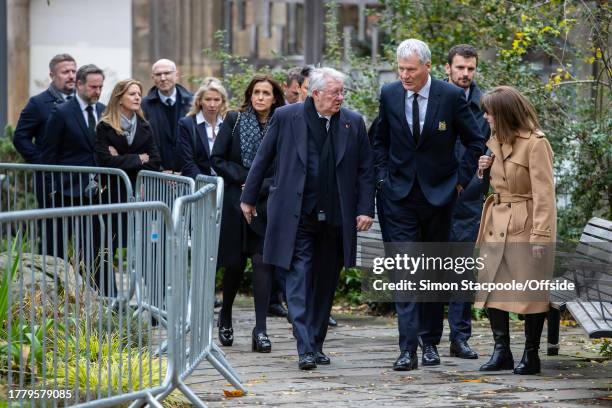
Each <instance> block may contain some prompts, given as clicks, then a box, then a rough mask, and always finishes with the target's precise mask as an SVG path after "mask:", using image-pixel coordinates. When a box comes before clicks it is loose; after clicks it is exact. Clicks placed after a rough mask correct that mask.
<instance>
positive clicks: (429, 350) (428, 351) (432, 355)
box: [421, 344, 440, 366]
mask: <svg viewBox="0 0 612 408" xmlns="http://www.w3.org/2000/svg"><path fill="white" fill-rule="evenodd" d="M421 364H423V365H424V366H435V365H440V355H439V354H438V347H436V346H434V345H430V344H426V345H424V346H423V358H422V359H421Z"/></svg>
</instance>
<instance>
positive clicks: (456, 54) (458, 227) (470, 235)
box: [445, 44, 490, 359]
mask: <svg viewBox="0 0 612 408" xmlns="http://www.w3.org/2000/svg"><path fill="white" fill-rule="evenodd" d="M477 68H478V52H477V51H476V49H475V48H474V47H473V46H471V45H467V44H459V45H455V46H454V47H452V48H451V49H450V51H449V52H448V61H447V63H446V67H445V69H446V75H448V81H449V82H450V83H451V84H453V85H456V86H458V87H459V88H461V89H462V90H463V92H464V93H465V99H466V100H467V102H468V106H469V108H470V110H471V111H472V113H473V114H474V119H476V123H477V125H478V128H477V129H478V130H479V131H480V133H481V134H482V135H483V136H484V137H485V140H487V139H489V133H490V130H489V124H488V123H487V121H486V120H485V119H484V117H483V114H482V111H481V110H480V95H481V93H480V88H478V85H477V84H476V81H474V75H475V74H476V69H477ZM464 154H465V147H464V146H463V144H461V142H460V141H459V140H457V143H456V144H455V156H456V157H457V160H461V157H463V155H464ZM483 194H484V193H483V183H482V180H480V179H479V178H478V177H477V176H476V174H474V176H473V177H472V179H471V180H470V182H469V183H468V185H467V186H466V187H465V189H464V190H463V192H462V193H461V194H460V195H459V197H457V201H456V202H455V206H454V209H453V218H452V227H451V234H450V241H451V242H466V243H467V242H472V243H473V242H475V241H476V237H477V235H478V227H479V225H480V216H481V214H482V203H483V201H484V200H483V198H484V197H483ZM471 309H472V304H471V303H470V302H461V301H456V302H455V301H451V302H449V304H448V324H449V326H450V343H451V346H450V348H451V349H450V354H451V356H456V357H459V358H468V359H473V358H478V354H476V352H475V351H473V350H472V349H471V348H470V346H469V345H468V343H467V341H468V339H469V338H470V336H471V335H472V313H471Z"/></svg>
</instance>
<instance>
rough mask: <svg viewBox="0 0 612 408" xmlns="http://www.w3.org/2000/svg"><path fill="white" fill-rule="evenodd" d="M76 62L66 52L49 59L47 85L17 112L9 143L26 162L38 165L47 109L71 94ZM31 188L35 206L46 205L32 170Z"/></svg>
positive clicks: (53, 107) (39, 183)
mask: <svg viewBox="0 0 612 408" xmlns="http://www.w3.org/2000/svg"><path fill="white" fill-rule="evenodd" d="M76 69H77V65H76V61H75V60H74V58H72V56H71V55H69V54H58V55H56V56H54V57H53V58H51V61H49V77H50V78H51V84H50V85H49V87H48V88H47V89H45V90H44V91H42V92H41V93H39V94H38V95H34V96H33V97H31V98H30V100H29V101H28V103H27V105H26V106H25V108H23V110H22V111H21V114H20V115H19V120H18V121H17V127H16V128H15V134H14V135H13V145H15V149H16V150H17V151H18V152H19V154H21V156H22V157H23V158H24V160H25V161H26V163H30V164H41V163H42V162H43V160H42V156H41V142H42V139H43V135H44V132H45V125H46V124H47V119H49V115H50V114H51V111H52V110H53V109H55V107H56V106H57V105H59V104H62V103H64V101H66V100H67V99H70V98H72V97H73V96H74V89H75V78H76ZM34 177H35V183H34V184H35V185H34V189H35V192H36V201H37V202H38V207H39V208H45V207H47V203H46V202H45V195H46V194H45V191H44V189H43V185H44V183H43V180H42V175H41V174H39V173H36V174H35V175H34Z"/></svg>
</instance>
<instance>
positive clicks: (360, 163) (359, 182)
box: [241, 68, 374, 370]
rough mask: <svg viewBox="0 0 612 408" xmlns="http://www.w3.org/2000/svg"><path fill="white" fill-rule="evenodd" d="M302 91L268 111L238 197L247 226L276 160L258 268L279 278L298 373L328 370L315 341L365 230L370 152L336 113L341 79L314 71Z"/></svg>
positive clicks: (352, 124) (347, 116) (358, 129)
mask: <svg viewBox="0 0 612 408" xmlns="http://www.w3.org/2000/svg"><path fill="white" fill-rule="evenodd" d="M308 91H309V94H310V96H309V97H308V98H307V99H306V101H305V102H304V103H296V104H292V105H286V106H283V107H281V108H278V109H277V110H276V111H275V112H274V115H273V116H272V118H271V119H270V123H269V126H268V131H267V133H266V137H264V139H263V142H262V144H261V146H260V147H259V150H258V151H257V156H256V157H255V161H254V162H253V165H252V166H251V170H250V171H249V175H248V178H247V181H246V183H245V186H244V191H243V193H242V196H241V208H242V211H243V213H244V216H245V218H246V219H247V221H248V222H251V220H252V218H253V217H256V216H257V213H256V211H255V203H256V201H257V197H258V193H259V189H260V187H261V184H262V182H263V179H264V176H265V173H266V169H267V168H268V166H269V165H270V164H272V163H274V162H275V161H276V166H277V167H276V171H275V178H274V184H273V185H272V186H271V187H270V194H269V198H268V208H267V210H268V212H267V213H268V224H267V229H266V237H265V243H264V261H265V262H267V263H269V264H272V265H276V266H278V267H280V268H283V269H284V270H285V271H286V295H287V303H288V305H289V313H290V314H291V317H292V318H293V331H294V334H295V337H296V339H297V350H298V354H299V362H298V366H299V368H300V369H303V370H310V369H313V368H315V367H316V366H317V364H330V359H329V357H327V356H326V355H325V354H324V353H323V342H324V341H325V336H326V334H327V323H328V319H329V313H330V311H331V305H332V301H333V296H334V292H335V289H336V285H337V282H338V276H339V274H340V270H341V268H342V266H343V265H344V266H346V267H350V266H352V265H354V264H355V259H356V250H357V231H366V230H368V229H369V228H370V226H371V225H372V217H373V216H374V178H373V168H372V153H371V150H370V144H369V141H368V135H367V133H366V129H365V124H364V123H363V119H362V118H361V116H360V115H358V114H357V113H355V112H353V111H351V110H349V109H346V108H341V105H342V102H343V100H344V96H343V95H344V75H343V74H342V73H340V72H338V71H336V70H335V69H332V68H318V69H314V70H313V71H312V73H311V74H310V85H309V90H308Z"/></svg>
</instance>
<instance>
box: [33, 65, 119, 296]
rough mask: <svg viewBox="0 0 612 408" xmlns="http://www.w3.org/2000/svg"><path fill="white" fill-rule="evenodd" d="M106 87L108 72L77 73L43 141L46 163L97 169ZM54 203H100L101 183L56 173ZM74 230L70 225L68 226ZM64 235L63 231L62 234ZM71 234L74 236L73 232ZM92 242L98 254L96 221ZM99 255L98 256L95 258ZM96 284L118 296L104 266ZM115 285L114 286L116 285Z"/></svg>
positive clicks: (86, 69) (50, 183)
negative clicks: (96, 150) (103, 274)
mask: <svg viewBox="0 0 612 408" xmlns="http://www.w3.org/2000/svg"><path fill="white" fill-rule="evenodd" d="M103 84H104V72H103V71H102V70H101V69H100V68H98V67H97V66H95V65H93V64H89V65H83V66H82V67H80V68H79V70H78V71H77V73H76V95H75V97H74V98H71V99H70V100H69V101H67V102H66V103H63V104H61V105H59V106H58V107H57V109H55V110H54V111H53V112H52V113H51V115H50V116H49V120H48V121H47V125H46V128H45V134H44V137H43V140H42V142H41V149H42V152H41V153H42V161H43V163H44V164H53V165H60V166H95V165H96V161H95V158H94V147H95V140H96V124H97V123H98V121H99V120H100V117H101V116H102V112H103V111H104V109H105V106H104V104H102V103H100V102H98V100H99V98H100V94H101V93H102V86H103ZM46 188H47V191H48V192H49V194H50V198H49V200H50V203H51V204H52V205H53V206H55V207H66V206H71V205H90V204H99V203H97V200H96V189H97V182H96V180H95V179H94V177H93V175H90V174H88V173H79V174H78V175H72V176H71V175H70V174H64V175H63V179H62V178H60V175H59V174H56V175H55V176H54V178H53V180H47V187H46ZM64 227H65V228H70V226H69V225H68V226H64ZM59 232H60V233H61V228H60V231H59ZM69 234H70V235H71V233H69ZM85 234H87V235H88V236H89V237H91V239H92V241H91V243H92V246H93V247H92V253H93V254H97V253H98V251H99V247H100V243H99V240H100V237H99V235H100V234H99V225H98V221H97V218H96V217H93V218H92V230H91V231H89V230H88V231H86V232H85ZM61 243H62V240H61V239H59V240H58V255H59V256H63V250H64V249H63V248H61V247H59V246H61ZM94 256H95V255H94ZM94 275H95V276H94V278H95V281H96V284H97V285H98V287H99V288H100V289H101V291H102V292H103V293H105V294H112V293H114V287H111V286H110V283H109V281H108V280H107V279H102V277H100V276H99V275H100V267H99V265H96V268H95V271H94ZM113 285H114V284H113Z"/></svg>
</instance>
